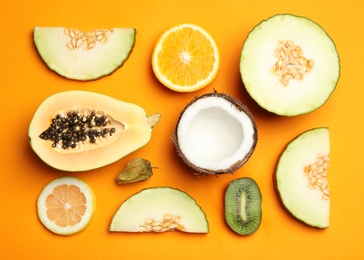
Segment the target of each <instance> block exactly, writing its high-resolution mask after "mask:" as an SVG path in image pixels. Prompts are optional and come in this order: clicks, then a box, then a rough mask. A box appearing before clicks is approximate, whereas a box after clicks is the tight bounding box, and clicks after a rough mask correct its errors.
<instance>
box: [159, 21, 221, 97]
mask: <svg viewBox="0 0 364 260" xmlns="http://www.w3.org/2000/svg"><path fill="white" fill-rule="evenodd" d="M219 67H220V54H219V51H218V48H217V45H216V43H215V41H214V39H213V38H212V36H211V35H210V34H209V33H208V32H206V31H205V30H204V29H203V28H201V27H199V26H197V25H194V24H181V25H177V26H174V27H172V28H170V29H169V30H167V31H166V32H165V33H164V34H162V36H161V37H160V38H159V39H158V41H157V43H156V45H155V48H154V51H153V56H152V68H153V71H154V74H155V76H156V77H157V78H158V80H159V81H160V82H161V83H162V84H163V85H165V86H166V87H168V88H170V89H172V90H174V91H178V92H192V91H196V90H198V89H201V88H203V87H206V86H207V85H208V84H210V83H211V82H212V80H213V79H214V78H215V77H216V74H217V72H218V69H219Z"/></svg>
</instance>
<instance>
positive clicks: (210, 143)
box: [174, 92, 258, 175]
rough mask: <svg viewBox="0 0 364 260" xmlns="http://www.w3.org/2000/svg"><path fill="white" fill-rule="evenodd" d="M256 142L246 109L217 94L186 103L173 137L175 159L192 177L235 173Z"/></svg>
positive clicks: (251, 119)
mask: <svg viewBox="0 0 364 260" xmlns="http://www.w3.org/2000/svg"><path fill="white" fill-rule="evenodd" d="M257 139H258V133H257V127H256V124H255V121H254V117H253V115H252V114H251V113H250V111H249V110H248V108H247V107H246V106H245V105H244V104H242V103H241V102H240V101H239V100H237V99H235V98H232V97H230V96H229V95H227V94H222V93H217V92H214V93H209V94H204V95H202V96H200V97H197V98H195V99H194V100H193V101H192V102H190V103H189V104H188V105H187V106H186V107H185V109H184V111H183V112H182V113H181V115H180V117H179V119H178V122H177V126H176V129H175V133H174V143H175V147H176V150H177V152H178V154H179V156H180V157H181V158H182V160H183V161H184V162H185V163H186V164H187V165H188V166H189V167H190V168H191V169H192V170H193V172H194V173H195V174H196V175H209V174H225V173H233V172H235V171H236V170H238V169H239V168H240V167H242V166H243V165H244V164H245V163H246V162H247V161H248V160H249V158H250V157H251V155H252V154H253V151H254V149H255V146H256V144H257Z"/></svg>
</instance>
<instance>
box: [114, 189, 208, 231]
mask: <svg viewBox="0 0 364 260" xmlns="http://www.w3.org/2000/svg"><path fill="white" fill-rule="evenodd" d="M109 230H110V231H118V232H166V231H174V230H178V231H182V232H187V233H208V232H209V226H208V222H207V219H206V215H205V213H204V211H203V210H202V209H201V207H200V206H199V205H197V204H196V201H195V200H194V199H193V198H192V197H191V196H190V195H188V194H187V193H185V192H183V191H180V190H178V189H175V188H170V187H154V188H146V189H144V190H142V191H140V192H138V193H136V194H134V195H132V196H131V197H130V198H128V199H127V200H126V201H125V202H124V203H123V204H122V205H121V206H120V208H119V209H118V210H117V212H116V214H115V215H114V217H113V219H112V221H111V224H110V227H109Z"/></svg>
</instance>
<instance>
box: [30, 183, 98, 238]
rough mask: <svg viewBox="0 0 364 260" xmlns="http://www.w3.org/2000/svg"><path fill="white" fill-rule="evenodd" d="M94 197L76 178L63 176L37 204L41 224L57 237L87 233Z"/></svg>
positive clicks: (52, 184) (93, 206)
mask: <svg viewBox="0 0 364 260" xmlns="http://www.w3.org/2000/svg"><path fill="white" fill-rule="evenodd" d="M95 205H96V203H95V196H94V193H93V191H92V189H91V188H90V186H89V185H88V184H86V183H85V182H84V181H82V180H80V179H78V178H75V177H60V178H57V179H55V180H53V181H51V182H50V183H48V184H47V185H46V186H45V187H44V188H43V190H42V192H41V193H40V195H39V197H38V201H37V210H38V217H39V220H40V221H41V222H42V224H43V225H44V226H45V227H46V228H47V229H49V230H50V231H52V232H53V233H55V234H58V235H64V236H68V235H73V234H76V233H79V232H81V231H82V230H84V229H85V228H86V227H87V226H88V225H89V223H90V221H91V219H92V217H93V215H94V212H95Z"/></svg>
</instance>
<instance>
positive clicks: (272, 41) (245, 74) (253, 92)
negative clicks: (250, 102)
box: [240, 14, 340, 116]
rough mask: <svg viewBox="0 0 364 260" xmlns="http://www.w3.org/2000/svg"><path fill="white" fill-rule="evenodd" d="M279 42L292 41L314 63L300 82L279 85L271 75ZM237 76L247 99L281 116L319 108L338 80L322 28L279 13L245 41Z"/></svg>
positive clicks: (336, 66)
mask: <svg viewBox="0 0 364 260" xmlns="http://www.w3.org/2000/svg"><path fill="white" fill-rule="evenodd" d="M279 40H282V41H286V40H292V41H293V42H294V43H295V44H296V45H298V46H300V47H301V49H302V51H303V54H304V56H305V57H306V58H307V59H312V60H313V61H314V66H313V69H312V70H311V71H309V72H308V73H306V74H305V76H304V78H303V80H290V82H289V85H288V86H284V85H283V84H282V83H280V82H279V80H278V77H277V76H276V75H275V74H274V73H273V72H272V68H273V67H274V64H275V63H276V62H277V58H276V57H275V56H274V51H275V49H276V48H277V43H278V41H279ZM240 73H241V77H242V81H243V83H244V85H245V88H246V90H247V92H248V93H249V94H250V96H251V97H252V98H253V99H254V100H255V101H256V102H257V103H258V104H259V105H260V106H261V107H262V108H264V109H266V110H267V111H270V112H272V113H275V114H278V115H282V116H296V115H300V114H305V113H309V112H312V111H314V110H316V109H317V108H319V107H321V106H322V105H323V104H324V103H325V102H326V101H327V100H328V99H329V97H330V96H331V94H332V92H333V91H334V90H335V88H336V85H337V82H338V80H339V77H340V61H339V56H338V53H337V50H336V46H335V44H334V42H333V40H332V39H331V38H330V37H329V35H328V34H327V33H326V32H325V31H324V29H323V28H322V27H321V26H319V25H318V24H316V23H315V22H313V21H311V20H310V19H307V18H305V17H299V16H295V15H291V14H279V15H275V16H273V17H270V18H269V19H267V20H264V21H262V22H261V23H259V24H258V25H256V26H255V27H254V28H253V30H252V31H251V32H250V33H249V35H248V37H247V39H246V40H245V42H244V45H243V48H242V52H241V58H240Z"/></svg>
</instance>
